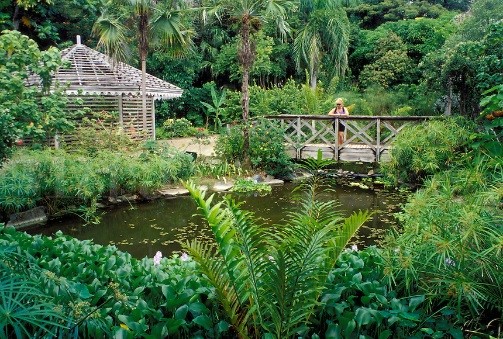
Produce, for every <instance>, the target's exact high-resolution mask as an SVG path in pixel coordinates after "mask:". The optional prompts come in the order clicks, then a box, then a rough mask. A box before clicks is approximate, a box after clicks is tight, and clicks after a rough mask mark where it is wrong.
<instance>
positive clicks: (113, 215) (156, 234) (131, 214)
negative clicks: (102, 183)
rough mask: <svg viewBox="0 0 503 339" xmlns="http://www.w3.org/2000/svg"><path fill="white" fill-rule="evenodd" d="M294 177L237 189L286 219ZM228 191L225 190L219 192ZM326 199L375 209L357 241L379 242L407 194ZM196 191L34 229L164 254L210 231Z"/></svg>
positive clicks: (344, 189) (342, 190)
mask: <svg viewBox="0 0 503 339" xmlns="http://www.w3.org/2000/svg"><path fill="white" fill-rule="evenodd" d="M294 188H295V184H293V183H285V184H284V185H281V186H273V187H272V193H271V194H268V195H265V196H253V195H244V194H237V193H233V194H232V195H233V198H234V199H235V200H237V201H241V202H242V209H245V210H248V211H252V212H253V213H254V214H255V216H256V217H258V218H259V222H261V223H262V224H265V225H273V224H281V223H282V220H284V219H285V218H286V216H287V213H288V212H289V211H295V209H296V208H298V203H297V202H296V201H295V199H294V197H293V194H292V190H293V189H294ZM217 196H218V197H223V196H224V193H221V194H220V193H218V194H217ZM322 199H330V200H335V201H337V202H338V203H339V204H338V205H337V204H334V208H336V209H338V210H339V211H340V213H341V214H342V216H348V215H350V214H351V213H352V212H353V211H358V210H369V211H371V212H373V213H374V214H373V216H372V217H371V219H370V220H369V221H368V222H367V223H366V224H365V225H364V227H362V228H361V229H360V231H359V233H358V238H357V239H355V242H356V243H357V244H360V245H372V244H376V243H378V242H379V239H381V238H382V236H383V235H384V233H385V232H386V230H388V229H390V228H391V227H394V226H396V222H395V219H394V217H393V213H395V212H397V211H398V210H399V208H400V207H399V204H400V203H403V202H404V199H405V197H404V195H403V194H399V193H397V192H396V191H387V190H379V189H374V190H369V189H361V188H359V187H348V186H339V185H337V186H335V187H334V190H333V191H331V192H325V193H324V197H322ZM196 212H197V211H196V206H195V203H194V202H193V201H192V198H191V197H188V196H182V197H176V198H169V199H167V198H165V199H159V200H155V201H151V202H148V203H143V204H134V205H122V206H119V207H114V208H111V209H108V210H106V212H105V213H104V214H103V215H102V216H101V222H100V223H99V224H96V225H94V224H90V225H84V223H83V222H82V220H80V219H78V218H65V219H61V220H52V221H50V222H49V223H48V224H47V225H45V226H43V227H40V228H36V229H32V230H30V231H29V233H31V234H45V235H52V234H54V233H55V232H57V231H58V230H61V231H62V232H63V233H64V234H67V235H70V236H73V237H75V238H77V239H80V240H85V239H92V240H93V241H94V242H95V243H97V244H101V245H115V246H117V248H118V249H119V250H122V251H126V252H129V253H131V255H132V256H134V257H136V258H143V257H145V256H148V257H153V256H154V255H155V253H156V252H157V251H161V252H162V253H163V255H164V256H169V255H170V254H171V253H174V252H177V251H180V250H181V245H180V241H182V242H184V241H186V240H190V239H193V238H196V237H197V238H207V237H209V232H208V229H207V228H206V227H205V223H204V221H203V220H202V219H201V217H199V216H197V215H195V214H196Z"/></svg>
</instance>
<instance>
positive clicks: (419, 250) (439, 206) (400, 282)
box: [383, 156, 503, 335]
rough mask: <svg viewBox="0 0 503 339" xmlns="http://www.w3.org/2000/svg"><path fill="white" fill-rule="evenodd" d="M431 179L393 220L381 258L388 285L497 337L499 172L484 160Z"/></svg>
mask: <svg viewBox="0 0 503 339" xmlns="http://www.w3.org/2000/svg"><path fill="white" fill-rule="evenodd" d="M471 161H472V164H467V165H466V166H465V167H461V168H453V169H450V170H447V171H445V172H442V173H437V174H435V175H434V176H433V177H432V178H430V179H428V180H427V181H426V182H425V185H424V188H422V189H421V190H419V191H418V192H417V193H416V194H415V195H414V196H413V197H412V198H411V199H410V201H409V202H408V203H407V204H406V205H405V207H404V209H403V213H401V214H400V219H401V224H402V226H403V232H402V233H401V234H396V235H390V237H389V238H388V239H387V242H386V245H385V250H384V252H383V258H384V260H385V268H384V271H385V274H386V276H387V277H388V280H389V282H390V284H391V285H396V286H397V289H398V290H403V291H404V292H403V293H405V294H407V295H414V294H416V293H420V294H424V295H426V296H427V301H428V308H429V309H430V310H439V309H440V310H441V309H443V308H445V307H448V308H449V309H452V310H454V311H455V313H454V314H453V315H455V316H456V319H457V320H458V321H459V322H460V323H462V321H467V322H466V324H465V326H466V328H468V329H470V330H477V331H480V332H482V333H493V335H495V334H494V333H496V332H497V331H498V330H497V328H498V327H499V328H500V330H501V326H502V322H501V314H503V303H502V300H503V272H502V267H501V262H503V252H502V251H501V249H502V239H503V229H502V228H501V225H502V224H503V218H502V216H501V201H502V199H503V193H502V192H503V172H502V168H501V156H500V157H499V163H498V162H492V161H488V160H487V159H485V160H484V159H483V158H473V159H471Z"/></svg>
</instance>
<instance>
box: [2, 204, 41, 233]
mask: <svg viewBox="0 0 503 339" xmlns="http://www.w3.org/2000/svg"><path fill="white" fill-rule="evenodd" d="M46 222H47V215H46V214H45V210H44V208H43V207H41V206H39V207H35V208H32V209H31V210H28V211H25V212H19V213H15V214H12V215H11V216H10V218H9V221H8V222H7V226H12V227H15V228H17V229H21V228H24V227H28V226H34V225H39V224H45V223H46Z"/></svg>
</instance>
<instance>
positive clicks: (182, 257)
mask: <svg viewBox="0 0 503 339" xmlns="http://www.w3.org/2000/svg"><path fill="white" fill-rule="evenodd" d="M189 259H190V257H189V255H188V254H187V253H185V252H183V253H182V255H181V256H180V260H181V261H187V260H189Z"/></svg>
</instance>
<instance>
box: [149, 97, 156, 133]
mask: <svg viewBox="0 0 503 339" xmlns="http://www.w3.org/2000/svg"><path fill="white" fill-rule="evenodd" d="M150 102H151V105H152V111H151V114H152V134H151V138H152V140H155V101H154V97H151V98H150Z"/></svg>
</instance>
